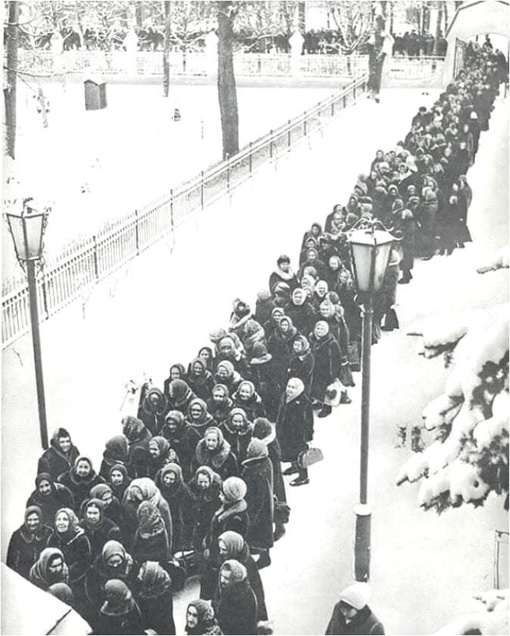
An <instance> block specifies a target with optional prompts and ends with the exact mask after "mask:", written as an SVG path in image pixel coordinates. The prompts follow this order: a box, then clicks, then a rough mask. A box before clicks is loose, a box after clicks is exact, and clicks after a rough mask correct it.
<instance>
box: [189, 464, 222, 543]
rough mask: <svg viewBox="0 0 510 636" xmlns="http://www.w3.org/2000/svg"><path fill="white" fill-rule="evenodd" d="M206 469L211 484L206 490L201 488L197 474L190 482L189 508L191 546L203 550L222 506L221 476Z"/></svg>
mask: <svg viewBox="0 0 510 636" xmlns="http://www.w3.org/2000/svg"><path fill="white" fill-rule="evenodd" d="M202 470H205V471H206V472H207V473H208V475H209V477H210V479H211V486H210V487H209V488H208V489H207V490H206V491H203V490H201V489H200V488H199V487H198V485H197V475H196V474H195V476H194V477H193V479H192V480H191V481H190V483H189V489H190V492H191V497H192V499H191V505H190V509H189V514H190V519H191V524H192V537H191V541H190V542H191V546H192V547H193V548H194V549H195V550H199V551H202V550H203V542H204V539H205V537H206V535H207V533H208V532H209V530H210V527H211V519H212V518H213V516H214V514H215V513H216V511H217V510H218V509H219V508H220V507H221V500H220V491H221V478H220V476H219V475H216V474H215V473H214V471H212V470H211V469H210V468H207V467H206V468H202Z"/></svg>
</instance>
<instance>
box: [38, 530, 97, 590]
mask: <svg viewBox="0 0 510 636" xmlns="http://www.w3.org/2000/svg"><path fill="white" fill-rule="evenodd" d="M48 547H50V548H58V549H59V550H61V552H62V553H63V555H64V560H65V562H66V565H67V567H68V568H69V585H71V586H73V584H76V583H79V582H82V581H83V580H84V578H85V575H86V574H87V571H88V569H89V567H90V564H91V562H92V553H91V549H90V543H89V540H88V538H87V536H86V534H85V532H84V530H83V529H82V528H79V527H77V528H76V529H75V531H68V532H66V533H63V534H61V533H59V532H57V531H56V530H54V531H53V532H52V533H51V535H50V536H49V538H48Z"/></svg>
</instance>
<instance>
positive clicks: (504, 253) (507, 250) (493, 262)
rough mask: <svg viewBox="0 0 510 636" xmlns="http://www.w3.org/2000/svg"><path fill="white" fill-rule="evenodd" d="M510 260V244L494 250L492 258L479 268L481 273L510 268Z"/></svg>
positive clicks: (478, 270)
mask: <svg viewBox="0 0 510 636" xmlns="http://www.w3.org/2000/svg"><path fill="white" fill-rule="evenodd" d="M509 260H510V246H509V245H505V247H502V248H501V249H499V250H498V251H497V252H494V254H492V256H491V257H490V258H488V259H487V260H485V261H484V262H483V263H482V264H481V265H480V267H478V268H477V270H476V271H477V272H478V273H479V274H486V273H487V272H494V271H496V270H497V269H508V267H509Z"/></svg>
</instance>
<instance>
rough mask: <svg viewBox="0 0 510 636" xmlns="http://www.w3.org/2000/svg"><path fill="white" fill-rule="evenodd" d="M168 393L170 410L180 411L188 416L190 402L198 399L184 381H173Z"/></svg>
mask: <svg viewBox="0 0 510 636" xmlns="http://www.w3.org/2000/svg"><path fill="white" fill-rule="evenodd" d="M168 391H169V398H168V410H169V411H180V412H181V413H183V414H184V415H186V413H187V412H188V407H189V405H190V402H191V401H192V400H194V399H195V398H196V397H197V396H196V395H195V394H194V393H193V391H192V390H191V389H190V388H189V386H188V383H187V382H185V381H184V380H172V382H170V386H169V388H168Z"/></svg>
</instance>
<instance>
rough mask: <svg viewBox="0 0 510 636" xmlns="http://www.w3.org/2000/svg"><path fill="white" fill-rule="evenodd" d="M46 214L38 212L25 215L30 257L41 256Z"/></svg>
mask: <svg viewBox="0 0 510 636" xmlns="http://www.w3.org/2000/svg"><path fill="white" fill-rule="evenodd" d="M43 223H44V214H42V213H40V212H36V213H33V214H27V215H26V216H25V224H26V228H27V244H28V258H29V259H32V258H40V256H41V252H42V240H43Z"/></svg>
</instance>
